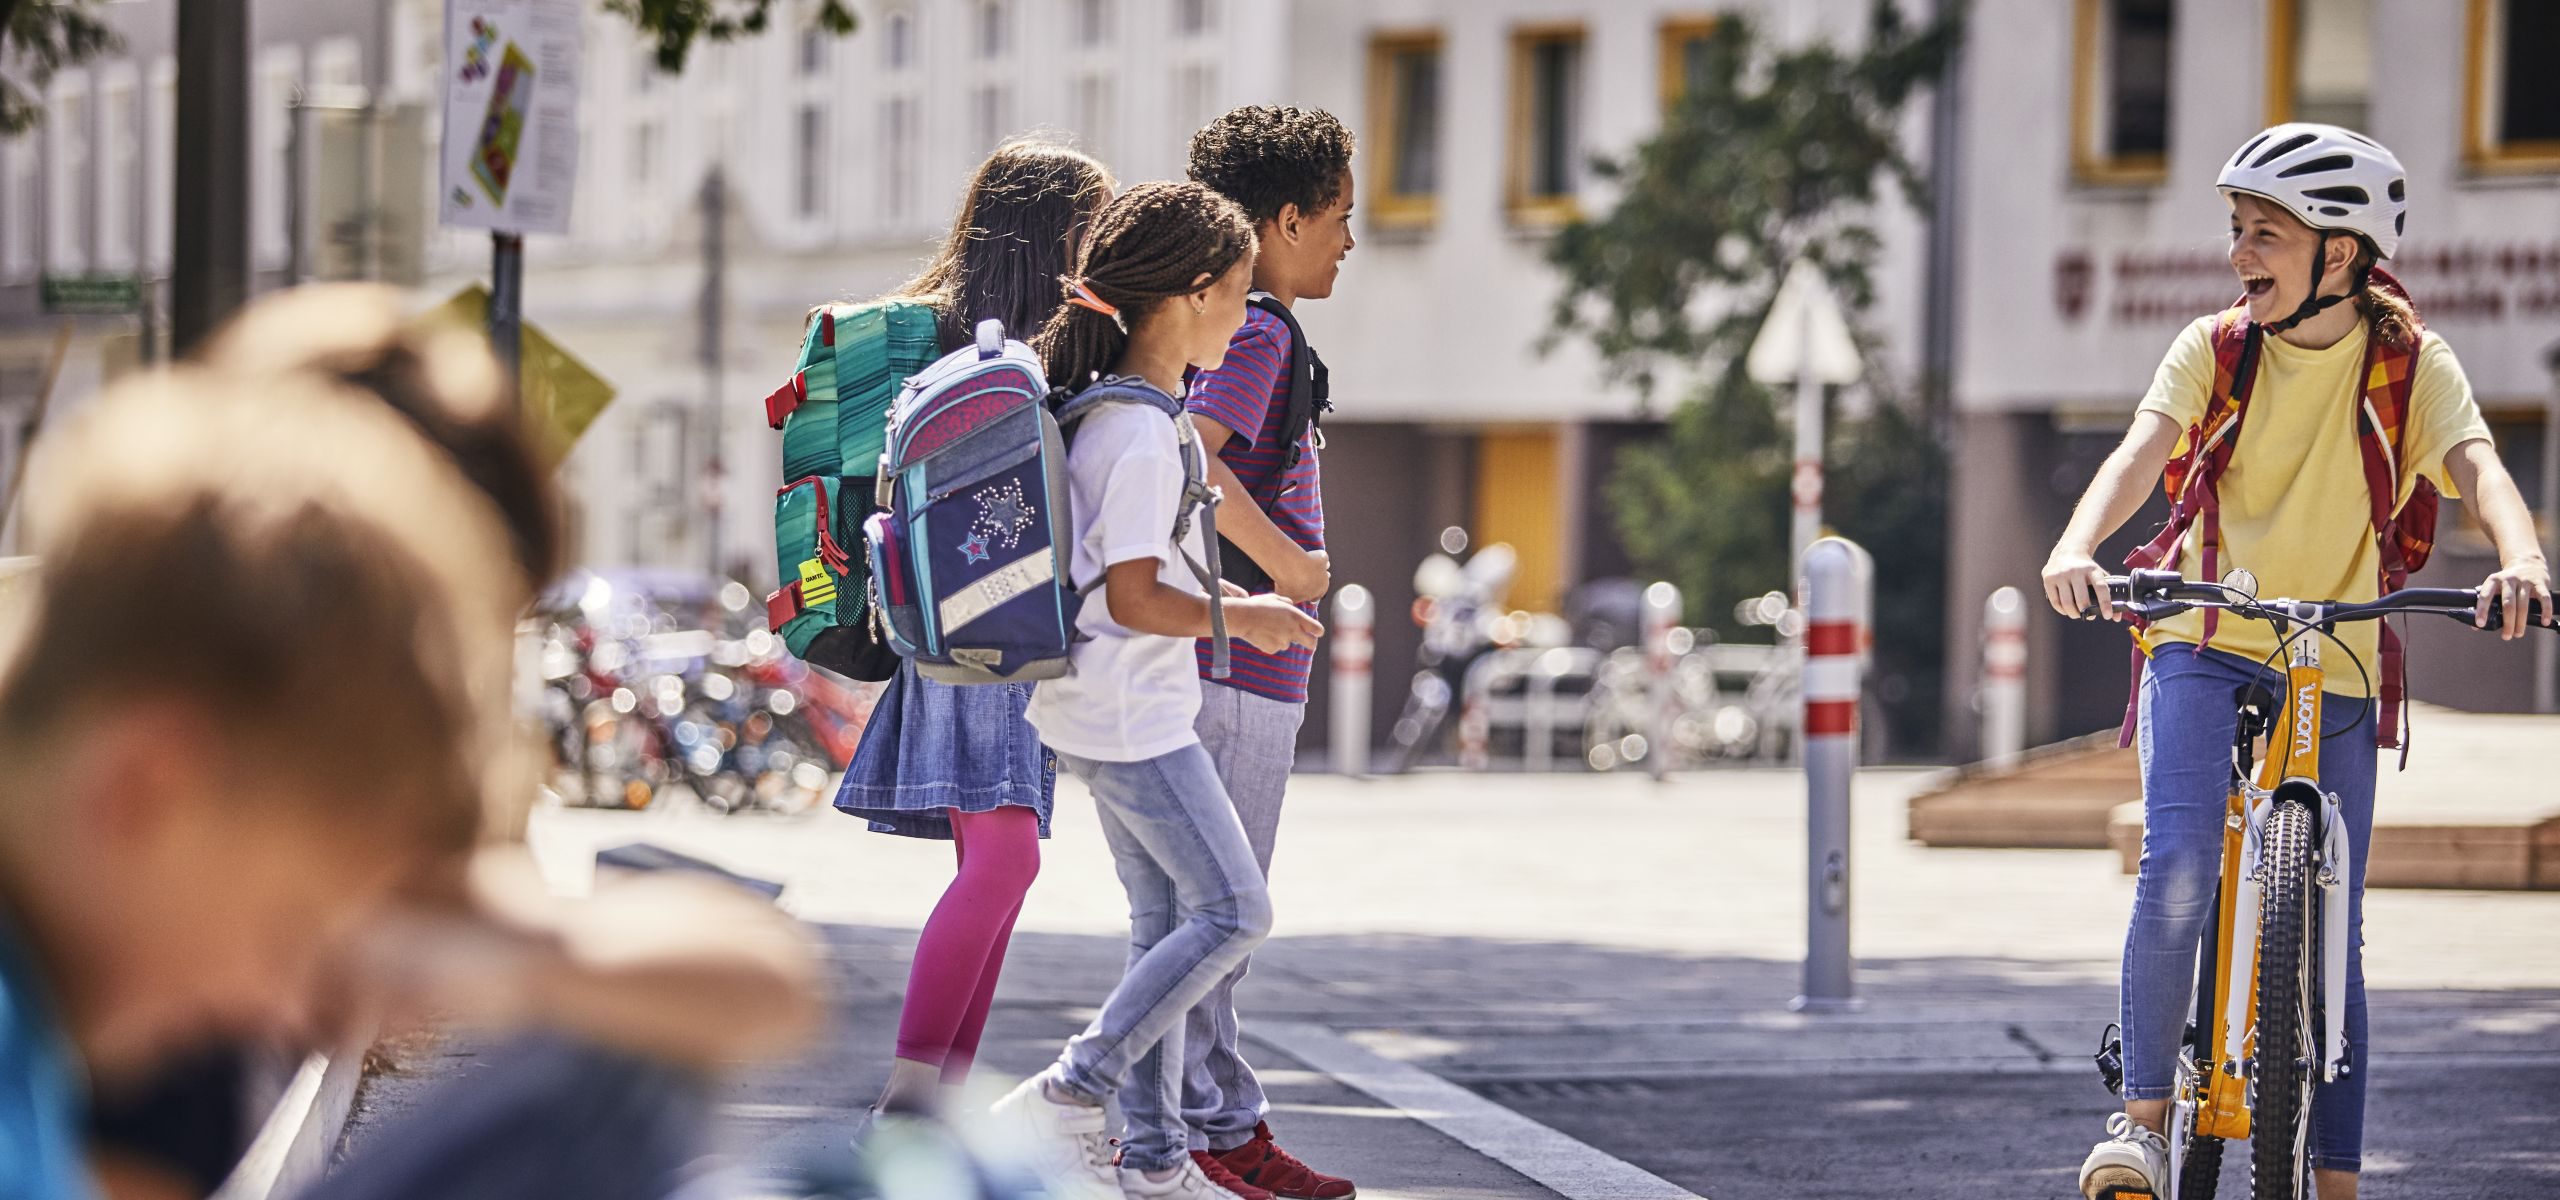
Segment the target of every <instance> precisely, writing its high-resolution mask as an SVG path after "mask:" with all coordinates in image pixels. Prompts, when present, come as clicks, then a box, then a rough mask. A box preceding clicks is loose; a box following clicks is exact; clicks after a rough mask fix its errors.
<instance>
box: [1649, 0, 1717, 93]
mask: <svg viewBox="0 0 2560 1200" xmlns="http://www.w3.org/2000/svg"><path fill="white" fill-rule="evenodd" d="M1715 32H1716V19H1715V18H1714V17H1674V18H1672V19H1670V20H1668V21H1664V22H1663V23H1662V106H1663V107H1664V108H1669V107H1671V106H1672V105H1674V104H1678V103H1679V102H1680V98H1681V97H1682V96H1686V95H1688V94H1689V93H1690V92H1692V91H1695V90H1696V89H1697V87H1698V84H1699V81H1700V80H1702V79H1704V78H1705V76H1706V71H1707V39H1708V38H1710V37H1713V36H1715Z"/></svg>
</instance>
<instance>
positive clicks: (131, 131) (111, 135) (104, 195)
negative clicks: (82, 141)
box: [98, 71, 142, 271]
mask: <svg viewBox="0 0 2560 1200" xmlns="http://www.w3.org/2000/svg"><path fill="white" fill-rule="evenodd" d="M141 133H142V129H141V114H140V113H139V112H138V111H137V110H136V108H135V103H134V84H133V78H132V76H131V74H130V71H128V73H127V74H126V76H125V77H124V78H122V79H118V80H112V81H110V82H108V83H107V84H106V86H105V87H104V88H102V89H101V90H100V91H99V94H98V149H99V163H98V265H99V266H100V267H101V268H104V269H106V270H111V271H128V270H131V269H133V233H134V215H135V214H134V203H133V191H134V185H135V183H136V182H137V180H136V178H135V175H134V169H135V167H137V166H138V165H140V158H141V155H140V147H139V146H138V145H137V142H138V141H139V139H140V136H141Z"/></svg>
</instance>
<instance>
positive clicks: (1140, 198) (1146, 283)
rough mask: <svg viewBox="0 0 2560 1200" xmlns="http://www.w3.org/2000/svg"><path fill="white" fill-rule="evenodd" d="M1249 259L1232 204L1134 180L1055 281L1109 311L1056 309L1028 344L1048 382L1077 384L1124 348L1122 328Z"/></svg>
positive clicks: (1246, 233) (1245, 227)
mask: <svg viewBox="0 0 2560 1200" xmlns="http://www.w3.org/2000/svg"><path fill="white" fill-rule="evenodd" d="M1252 256H1253V226H1252V225H1251V224H1250V223H1249V222H1247V221H1246V219H1245V215H1244V209H1242V208H1240V207H1238V206H1237V205H1236V202H1235V201H1233V200H1229V199H1227V198H1226V197H1225V196H1221V195H1219V194H1218V193H1217V192H1214V191H1212V190H1210V189H1209V188H1207V187H1204V186H1202V185H1200V184H1197V183H1142V184H1139V185H1137V186H1136V187H1133V188H1130V189H1129V190H1128V191H1126V192H1123V193H1121V195H1120V198H1119V199H1117V200H1114V201H1112V202H1111V204H1110V205H1109V206H1108V207H1106V208H1104V209H1103V210H1102V213H1101V215H1099V216H1097V217H1095V218H1094V220H1093V227H1092V229H1091V230H1090V231H1089V232H1088V233H1086V235H1085V240H1084V247H1083V249H1082V250H1080V251H1079V252H1078V253H1077V255H1076V268H1075V273H1074V274H1073V275H1071V276H1068V277H1066V278H1064V279H1061V280H1060V281H1059V294H1060V295H1061V296H1062V297H1068V298H1072V297H1074V295H1075V291H1076V288H1077V286H1078V285H1079V284H1081V285H1082V286H1083V287H1084V288H1085V289H1086V290H1087V291H1089V292H1091V293H1092V295H1093V297H1094V298H1095V299H1098V300H1100V301H1101V302H1102V303H1103V304H1105V305H1108V306H1109V307H1111V308H1114V309H1118V310H1119V311H1118V313H1117V314H1116V315H1114V314H1110V313H1105V312H1102V311H1099V310H1098V309H1095V308H1091V307H1087V306H1085V305H1083V304H1080V303H1069V304H1061V305H1060V306H1059V308H1058V310H1057V312H1056V313H1054V314H1052V315H1051V316H1050V317H1049V323H1048V324H1046V325H1043V326H1041V327H1040V333H1039V335H1038V336H1037V337H1034V338H1033V339H1032V341H1031V347H1032V349H1034V350H1037V351H1039V352H1040V361H1042V362H1044V363H1047V364H1048V366H1049V382H1050V384H1051V385H1053V386H1056V387H1063V388H1070V389H1073V388H1081V387H1083V386H1085V385H1086V384H1088V383H1091V382H1093V380H1094V378H1095V376H1097V375H1100V374H1101V373H1102V372H1103V371H1104V370H1106V369H1108V368H1109V367H1110V366H1111V364H1112V363H1113V362H1115V361H1117V360H1118V359H1119V357H1120V355H1121V353H1122V351H1124V350H1126V349H1127V348H1128V344H1129V331H1130V330H1132V329H1135V328H1137V327H1138V326H1139V325H1140V324H1142V323H1144V322H1145V321H1146V320H1147V318H1148V317H1150V316H1152V315H1153V314H1154V313H1155V310H1156V308H1157V307H1158V306H1159V305H1161V304H1163V303H1164V302H1165V301H1167V300H1170V299H1172V298H1173V297H1176V296H1186V295H1189V294H1191V293H1193V292H1196V291H1199V290H1200V289H1202V288H1204V287H1207V286H1208V285H1209V282H1210V281H1212V280H1215V279H1218V278H1220V277H1221V276H1224V275H1225V274H1226V273H1227V271H1228V270H1229V269H1231V268H1233V267H1234V266H1235V265H1236V264H1237V263H1238V262H1242V261H1245V260H1247V259H1249V258H1251V257H1252Z"/></svg>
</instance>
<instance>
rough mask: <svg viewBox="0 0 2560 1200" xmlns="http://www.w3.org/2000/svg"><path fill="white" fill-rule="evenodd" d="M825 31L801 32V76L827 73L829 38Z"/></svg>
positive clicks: (808, 30)
mask: <svg viewBox="0 0 2560 1200" xmlns="http://www.w3.org/2000/svg"><path fill="white" fill-rule="evenodd" d="M829 36H830V35H829V34H828V33H827V31H826V30H823V29H804V30H801V31H800V74H801V75H802V76H804V77H806V76H811V75H824V74H826V72H827V38H828V37H829Z"/></svg>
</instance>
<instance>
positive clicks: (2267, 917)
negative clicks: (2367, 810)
mask: <svg viewBox="0 0 2560 1200" xmlns="http://www.w3.org/2000/svg"><path fill="white" fill-rule="evenodd" d="M2259 845H2260V847H2261V851H2262V855H2263V857H2262V858H2261V859H2260V864H2261V868H2262V869H2263V870H2264V872H2265V880H2264V882H2263V883H2261V884H2260V887H2259V900H2258V1047H2257V1071H2256V1081H2257V1093H2258V1094H2257V1102H2256V1104H2255V1105H2254V1106H2253V1107H2254V1108H2255V1112H2254V1113H2253V1114H2252V1115H2251V1117H2250V1120H2249V1191H2250V1195H2251V1196H2252V1197H2253V1200H2301V1197H2302V1195H2303V1194H2304V1193H2303V1183H2304V1179H2305V1176H2307V1175H2308V1173H2309V1172H2308V1171H2307V1170H2306V1169H2305V1168H2304V1166H2303V1161H2302V1157H2303V1156H2302V1147H2303V1132H2304V1131H2303V1124H2304V1123H2305V1122H2307V1121H2309V1120H2310V1119H2311V1112H2310V1108H2311V1106H2310V1100H2311V1080H2312V1078H2313V1076H2312V1074H2311V1073H2312V1072H2313V1071H2314V1070H2316V1069H2317V1064H2316V1062H2315V1061H2314V1060H2315V1059H2317V1058H2318V1057H2319V1054H2318V1052H2317V1051H2315V1050H2312V1049H2310V1048H2309V1040H2310V1037H2311V1028H2310V1024H2311V1014H2310V1005H2309V998H2310V988H2309V986H2308V985H2309V981H2310V978H2311V956H2312V944H2311V905H2312V900H2313V891H2314V888H2313V886H2312V873H2313V868H2312V863H2311V855H2312V838H2311V810H2310V809H2309V808H2308V807H2306V806H2304V805H2303V804H2302V803H2301V802H2299V801H2296V800H2290V799H2288V800H2279V801H2277V802H2276V804H2275V808H2274V811H2272V812H2270V813H2268V814H2267V824H2266V829H2265V832H2264V834H2263V835H2262V837H2261V840H2260V842H2259Z"/></svg>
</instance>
